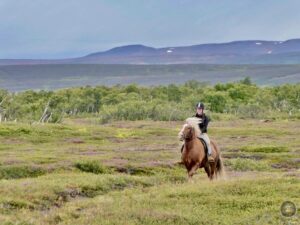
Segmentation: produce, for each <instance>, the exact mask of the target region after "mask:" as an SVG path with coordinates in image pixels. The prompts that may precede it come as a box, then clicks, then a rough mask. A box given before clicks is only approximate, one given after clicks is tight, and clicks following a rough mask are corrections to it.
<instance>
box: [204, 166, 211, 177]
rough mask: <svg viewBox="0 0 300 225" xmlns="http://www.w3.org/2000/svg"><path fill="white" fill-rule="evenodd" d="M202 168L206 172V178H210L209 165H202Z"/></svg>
mask: <svg viewBox="0 0 300 225" xmlns="http://www.w3.org/2000/svg"><path fill="white" fill-rule="evenodd" d="M204 170H205V172H206V174H207V176H208V178H210V168H209V166H208V165H206V166H205V167H204Z"/></svg>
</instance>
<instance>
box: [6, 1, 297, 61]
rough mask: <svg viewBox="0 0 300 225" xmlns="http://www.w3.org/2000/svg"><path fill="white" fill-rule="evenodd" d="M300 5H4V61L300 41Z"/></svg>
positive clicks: (175, 3)
mask: <svg viewBox="0 0 300 225" xmlns="http://www.w3.org/2000/svg"><path fill="white" fill-rule="evenodd" d="M299 9H300V0H284V1H283V0H0V58H67V57H77V56H83V55H85V54H88V53H91V52H97V51H103V50H107V49H109V48H112V47H116V46H120V45H128V44H144V45H147V46H153V47H167V46H182V45H193V44H202V43H212V42H227V41H233V40H250V39H255V40H258V39H259V40H262V39H263V40H286V39H292V38H300V13H299Z"/></svg>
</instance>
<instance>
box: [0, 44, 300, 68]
mask: <svg viewBox="0 0 300 225" xmlns="http://www.w3.org/2000/svg"><path fill="white" fill-rule="evenodd" d="M27 64H300V39H291V40H287V41H263V40H249V41H233V42H228V43H211V44H199V45H191V46H181V47H164V48H153V47H149V46H145V45H127V46H120V47H115V48H112V49H110V50H108V51H103V52H95V53H91V54H88V55H86V56H83V57H79V58H72V59H57V60H42V59H41V60H30V59H1V60H0V65H27Z"/></svg>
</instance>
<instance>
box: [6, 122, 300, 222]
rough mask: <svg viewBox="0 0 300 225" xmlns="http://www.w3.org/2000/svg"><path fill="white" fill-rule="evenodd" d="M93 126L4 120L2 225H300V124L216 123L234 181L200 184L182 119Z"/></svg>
mask: <svg viewBox="0 0 300 225" xmlns="http://www.w3.org/2000/svg"><path fill="white" fill-rule="evenodd" d="M92 121H93V120H91V119H90V118H89V119H84V118H80V119H67V120H65V122H64V123H63V124H45V125H39V124H33V125H29V124H19V123H2V124H0V134H1V135H0V224H28V225H29V224H31V225H37V224H101V225H102V224H212V225H215V224H224V225H226V224H228V225H232V224H249V225H250V224H251V225H252V224H276V225H277V224H298V223H299V214H298V215H297V216H294V217H292V218H284V217H283V216H281V214H280V211H279V209H280V205H281V204H282V202H283V201H285V200H290V201H293V202H294V203H295V204H296V205H297V206H298V208H299V203H300V198H299V196H300V192H299V190H300V189H299V185H300V180H299V168H300V167H299V164H300V159H299V153H300V140H299V139H300V138H299V137H300V131H299V129H298V128H299V125H300V123H299V121H290V122H289V121H284V122H282V121H275V122H270V123H263V122H259V121H255V120H238V121H236V120H228V121H219V122H212V123H211V125H210V128H209V133H210V134H211V136H212V137H213V139H215V140H216V141H217V142H218V144H219V146H220V147H221V150H222V155H223V160H224V164H225V168H226V171H227V179H223V180H217V181H214V182H210V181H209V180H208V179H207V177H206V174H205V173H204V172H203V171H202V170H201V171H199V172H198V174H197V175H196V176H195V178H194V183H188V182H187V180H186V171H185V168H183V167H182V166H179V165H178V164H177V162H178V161H179V160H180V151H179V147H180V143H179V142H178V141H177V132H178V131H179V129H180V127H181V125H182V124H181V123H180V122H160V121H135V122H126V121H119V122H113V123H109V124H105V125H101V124H99V123H98V122H97V123H96V122H95V123H93V122H92ZM95 121H96V120H95Z"/></svg>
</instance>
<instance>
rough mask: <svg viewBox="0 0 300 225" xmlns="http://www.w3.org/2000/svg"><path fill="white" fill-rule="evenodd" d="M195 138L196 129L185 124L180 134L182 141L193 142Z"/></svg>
mask: <svg viewBox="0 0 300 225" xmlns="http://www.w3.org/2000/svg"><path fill="white" fill-rule="evenodd" d="M194 136H195V129H194V127H193V126H192V125H191V124H188V123H186V124H184V125H183V127H182V129H181V131H180V132H179V134H178V137H179V139H180V140H191V139H193V138H194Z"/></svg>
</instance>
